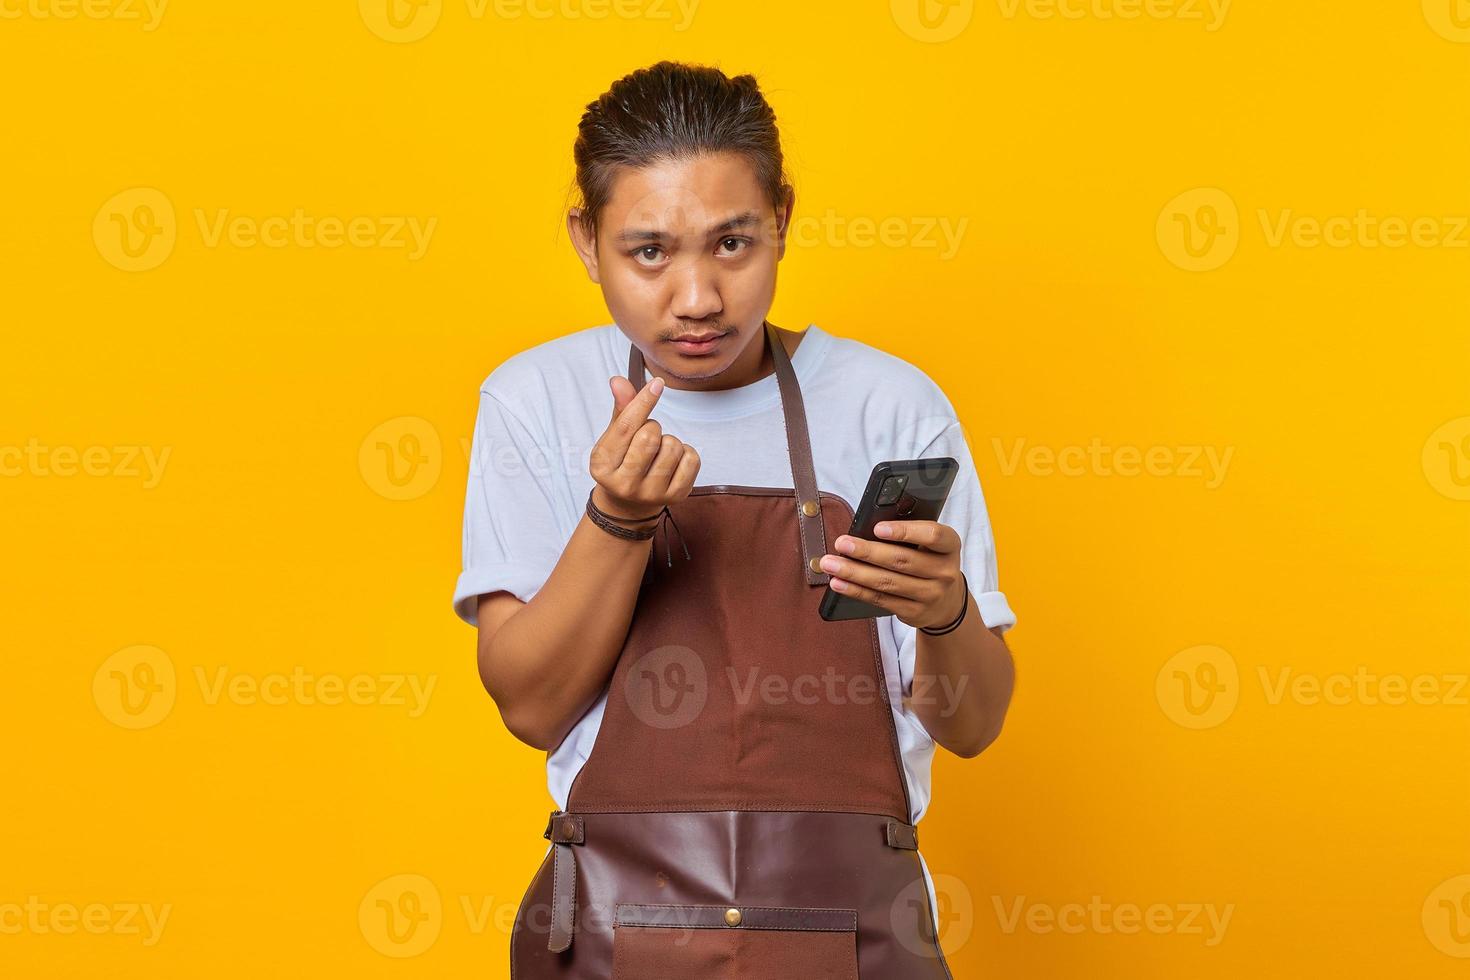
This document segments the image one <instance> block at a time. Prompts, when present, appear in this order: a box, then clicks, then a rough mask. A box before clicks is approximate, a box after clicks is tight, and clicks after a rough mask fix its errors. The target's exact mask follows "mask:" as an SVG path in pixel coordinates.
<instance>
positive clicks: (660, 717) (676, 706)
mask: <svg viewBox="0 0 1470 980" xmlns="http://www.w3.org/2000/svg"><path fill="white" fill-rule="evenodd" d="M623 696H624V697H625V698H627V701H628V707H629V709H631V710H632V712H633V715H634V717H636V718H637V719H638V720H639V721H641V722H643V723H644V724H645V725H648V726H650V727H652V728H659V729H671V728H683V727H684V726H685V725H687V724H689V723H690V722H691V721H693V720H694V719H695V718H698V717H699V713H700V712H701V711H703V710H704V705H705V702H706V701H707V700H708V698H709V678H708V673H707V671H706V670H705V667H704V661H703V660H702V659H701V658H700V656H699V654H697V653H695V652H694V651H693V650H691V649H689V648H688V647H685V646H679V645H677V644H671V645H668V646H661V647H655V648H654V649H652V650H650V651H648V652H647V653H645V654H643V655H642V656H641V657H639V658H638V659H637V660H635V661H633V663H632V664H631V665H629V667H628V672H627V674H626V675H624V678H623Z"/></svg>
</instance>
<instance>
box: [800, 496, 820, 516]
mask: <svg viewBox="0 0 1470 980" xmlns="http://www.w3.org/2000/svg"><path fill="white" fill-rule="evenodd" d="M801 512H802V513H803V514H805V515H806V516H807V517H816V516H817V515H818V514H820V513H821V512H822V507H821V505H820V504H818V503H817V502H816V501H815V500H803V501H802V502H801Z"/></svg>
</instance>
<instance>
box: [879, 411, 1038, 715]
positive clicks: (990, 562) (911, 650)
mask: <svg viewBox="0 0 1470 980" xmlns="http://www.w3.org/2000/svg"><path fill="white" fill-rule="evenodd" d="M937 456H953V457H954V458H955V460H956V461H957V462H958V463H959V472H958V473H957V474H956V475H955V480H954V485H953V486H952V487H951V488H950V492H949V497H948V499H946V500H945V503H944V509H943V510H942V511H941V512H940V514H939V522H940V523H941V524H948V525H949V526H950V527H952V528H954V529H955V531H956V532H957V533H958V534H959V536H960V542H961V543H960V568H961V569H963V570H964V573H965V580H966V581H967V582H968V583H969V586H970V594H971V595H972V596H974V597H975V606H976V609H978V610H979V613H980V619H981V620H982V621H983V622H984V623H985V625H986V626H989V627H996V626H999V627H1001V628H1002V629H1003V630H1008V629H1010V628H1011V627H1012V626H1014V625H1015V623H1016V615H1015V613H1013V612H1012V611H1011V607H1010V603H1009V602H1007V601H1006V596H1005V593H1003V592H1001V591H1000V584H999V576H998V574H997V570H996V561H995V539H994V536H993V534H992V533H991V528H990V514H989V512H988V511H987V510H986V507H985V495H984V493H983V492H982V491H981V489H980V474H979V473H978V471H977V470H976V469H975V461H974V459H973V457H972V456H971V455H970V447H969V444H968V443H967V442H966V440H965V435H964V427H963V426H962V425H961V424H960V422H959V421H958V420H954V421H951V422H950V423H949V425H947V426H946V427H945V428H944V429H943V430H942V431H941V432H940V433H939V434H938V435H937V436H935V437H934V439H933V440H932V441H930V442H929V444H928V445H926V446H925V447H924V448H923V449H922V450H920V451H919V452H918V453H917V454H916V456H915V458H917V459H924V458H928V457H937ZM971 615H974V613H973V612H972V613H971ZM889 619H890V621H891V622H892V624H893V629H894V634H895V635H894V638H895V640H896V641H897V644H898V663H899V674H900V678H901V680H902V683H903V693H904V695H905V696H908V695H909V694H911V693H912V690H913V687H912V685H913V673H914V662H915V655H916V653H917V651H918V630H917V629H915V628H914V627H912V626H910V625H908V624H907V623H905V622H903V621H901V620H900V619H899V618H898V617H897V616H890V617H889Z"/></svg>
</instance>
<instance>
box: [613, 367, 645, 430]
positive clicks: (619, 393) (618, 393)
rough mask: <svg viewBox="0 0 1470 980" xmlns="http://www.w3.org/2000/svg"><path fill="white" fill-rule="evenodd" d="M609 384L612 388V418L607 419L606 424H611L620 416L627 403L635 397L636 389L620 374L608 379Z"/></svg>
mask: <svg viewBox="0 0 1470 980" xmlns="http://www.w3.org/2000/svg"><path fill="white" fill-rule="evenodd" d="M609 382H610V384H611V386H612V394H613V410H612V418H610V419H608V423H609V424H611V423H612V420H613V419H615V418H617V417H618V416H619V415H620V414H622V411H623V409H625V408H627V407H628V403H629V402H631V401H632V400H633V399H634V398H635V397H636V396H637V394H638V389H636V388H634V387H633V382H631V381H629V380H628V379H627V378H625V377H623V376H622V375H621V374H618V375H614V376H613V377H612V378H611V379H609Z"/></svg>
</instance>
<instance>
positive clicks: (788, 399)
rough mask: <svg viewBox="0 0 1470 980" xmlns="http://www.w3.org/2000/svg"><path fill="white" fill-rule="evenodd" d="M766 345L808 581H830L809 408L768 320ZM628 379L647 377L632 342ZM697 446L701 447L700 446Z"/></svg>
mask: <svg viewBox="0 0 1470 980" xmlns="http://www.w3.org/2000/svg"><path fill="white" fill-rule="evenodd" d="M765 340H766V348H767V349H768V350H770V352H771V360H772V361H773V362H774V363H775V365H776V386H777V388H778V389H779V390H780V392H781V415H782V417H783V419H784V421H785V424H786V451H787V453H788V454H789V455H790V457H791V478H792V482H793V483H794V484H796V486H795V505H796V520H797V529H798V531H799V532H800V535H801V562H802V570H803V573H804V574H805V576H806V583H807V585H826V584H827V579H828V578H830V576H829V575H828V574H827V573H826V572H824V571H822V570H821V568H820V566H818V565H817V564H816V563H817V561H818V560H820V559H821V557H822V555H824V554H826V553H827V530H826V525H825V524H824V523H823V522H822V503H821V499H820V497H819V496H818V494H817V471H816V466H815V465H814V464H813V463H812V443H811V435H810V433H809V432H808V431H807V424H806V409H805V407H804V406H803V405H802V401H801V386H800V385H799V384H798V383H797V380H796V370H795V369H794V368H792V366H791V356H790V355H789V354H787V353H786V346H785V345H784V344H782V343H781V338H780V337H779V336H777V335H776V328H775V327H774V326H772V325H771V324H770V323H766V324H765ZM628 380H629V381H631V382H633V388H634V390H635V391H636V390H639V389H641V388H642V387H643V384H644V381H645V380H646V378H645V374H644V368H643V352H642V351H641V350H639V349H638V345H637V344H634V343H631V342H630V343H629V345H628ZM696 448H697V447H696Z"/></svg>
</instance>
